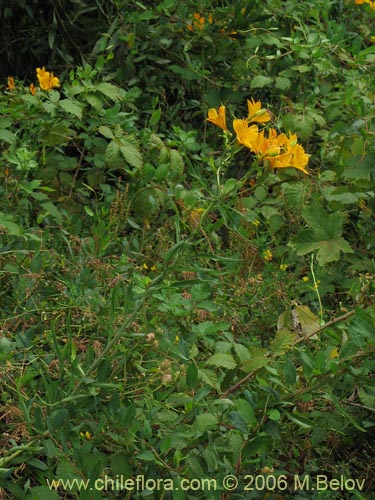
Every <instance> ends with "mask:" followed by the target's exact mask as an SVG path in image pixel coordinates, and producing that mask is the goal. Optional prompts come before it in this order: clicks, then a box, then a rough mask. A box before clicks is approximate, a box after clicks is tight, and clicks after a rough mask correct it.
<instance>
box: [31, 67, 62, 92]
mask: <svg viewBox="0 0 375 500" xmlns="http://www.w3.org/2000/svg"><path fill="white" fill-rule="evenodd" d="M36 76H37V77H38V81H39V85H40V88H41V89H42V90H50V89H53V88H54V87H60V81H59V79H58V78H57V77H56V76H55V75H54V74H53V73H50V72H49V71H46V68H45V67H44V66H43V68H37V69H36Z"/></svg>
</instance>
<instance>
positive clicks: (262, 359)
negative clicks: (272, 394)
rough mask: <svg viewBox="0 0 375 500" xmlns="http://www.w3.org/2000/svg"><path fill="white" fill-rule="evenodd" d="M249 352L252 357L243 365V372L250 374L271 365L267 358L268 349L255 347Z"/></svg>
mask: <svg viewBox="0 0 375 500" xmlns="http://www.w3.org/2000/svg"><path fill="white" fill-rule="evenodd" d="M249 352H250V356H251V357H250V359H249V360H248V361H245V363H243V364H242V365H241V370H242V371H244V372H246V373H250V372H252V371H254V370H259V369H260V368H263V367H264V366H266V365H267V364H268V363H269V359H268V358H267V357H266V356H267V354H268V351H267V349H263V348H256V347H254V348H251V349H249Z"/></svg>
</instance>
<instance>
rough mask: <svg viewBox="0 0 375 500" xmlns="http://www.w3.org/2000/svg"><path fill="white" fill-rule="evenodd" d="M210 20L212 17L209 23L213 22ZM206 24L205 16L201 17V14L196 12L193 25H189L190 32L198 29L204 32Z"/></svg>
mask: <svg viewBox="0 0 375 500" xmlns="http://www.w3.org/2000/svg"><path fill="white" fill-rule="evenodd" d="M211 19H212V16H211ZM211 19H210V17H209V18H208V22H210V23H211V22H212V20H211ZM204 22H205V19H204V17H203V16H201V15H200V14H199V12H196V13H195V14H194V15H193V23H192V24H188V26H187V28H188V30H190V31H193V29H194V28H195V29H198V30H203V28H204Z"/></svg>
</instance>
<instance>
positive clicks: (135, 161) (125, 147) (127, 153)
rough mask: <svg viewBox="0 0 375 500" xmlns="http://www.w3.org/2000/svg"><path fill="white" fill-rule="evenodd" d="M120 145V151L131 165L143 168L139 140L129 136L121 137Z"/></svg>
mask: <svg viewBox="0 0 375 500" xmlns="http://www.w3.org/2000/svg"><path fill="white" fill-rule="evenodd" d="M119 143H120V151H121V153H122V155H123V157H124V158H125V160H126V161H127V162H128V163H129V165H131V166H132V167H134V168H137V169H140V168H142V165H143V159H142V154H141V152H140V150H139V145H138V142H137V140H136V139H135V138H134V137H133V136H131V135H127V136H123V137H121V138H120V139H119Z"/></svg>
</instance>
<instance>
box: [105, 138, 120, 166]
mask: <svg viewBox="0 0 375 500" xmlns="http://www.w3.org/2000/svg"><path fill="white" fill-rule="evenodd" d="M104 158H105V161H106V162H107V163H108V164H109V165H111V166H112V165H113V166H115V165H116V163H117V162H118V160H119V158H120V146H119V145H118V143H117V141H115V140H113V141H111V142H109V143H108V145H107V147H106V150H105V154H104Z"/></svg>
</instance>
